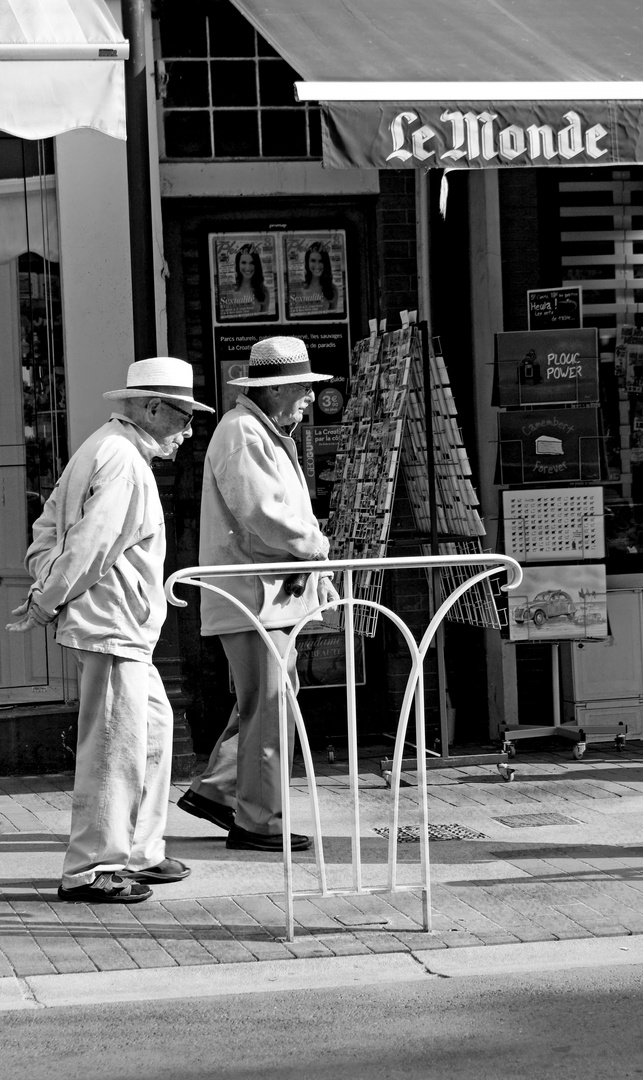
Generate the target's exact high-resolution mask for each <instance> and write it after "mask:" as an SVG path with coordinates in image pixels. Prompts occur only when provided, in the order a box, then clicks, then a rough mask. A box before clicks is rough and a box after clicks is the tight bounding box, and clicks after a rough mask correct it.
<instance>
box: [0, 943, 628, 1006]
mask: <svg viewBox="0 0 643 1080" xmlns="http://www.w3.org/2000/svg"><path fill="white" fill-rule="evenodd" d="M636 965H643V936H641V937H632V936H627V937H613V938H608V939H599V938H592V939H585V938H584V939H581V940H576V941H538V942H522V943H520V944H517V945H487V946H484V947H481V946H474V947H465V948H461V949H453V950H446V951H442V950H441V951H438V952H436V951H435V950H433V949H422V950H416V951H414V952H410V953H387V954H379V955H367V956H331V957H327V958H326V957H324V958H323V959H320V958H319V957H314V958H310V959H301V960H267V961H264V962H263V963H261V964H258V965H254V964H253V965H245V964H218V965H217V966H214V967H203V966H200V965H199V966H194V967H182V968H147V969H145V970H134V971H133V970H126V971H96V972H89V973H81V974H70V975H29V976H27V977H26V978H23V979H18V978H15V977H13V976H11V977H9V978H4V979H0V1011H10V1010H14V1011H16V1010H24V1009H29V1010H34V1009H38V1010H40V1009H51V1008H60V1007H63V1006H75V1005H106V1004H114V1003H120V1002H126V1001H171V1000H183V999H184V998H189V997H208V998H210V997H222V996H224V995H235V996H236V995H239V994H257V993H270V992H275V991H277V992H283V991H296V990H329V989H333V988H335V987H341V986H345V987H349V986H367V985H369V984H370V985H372V984H374V983H375V984H384V985H386V986H389V985H390V984H391V983H396V982H423V981H424V980H425V979H426V978H427V977H428V978H436V977H442V978H461V977H470V976H480V975H485V976H488V975H498V976H499V977H504V976H506V975H508V974H512V973H517V974H518V973H520V974H524V973H525V972H526V971H560V970H571V969H574V968H576V969H578V968H590V967H605V966H611V967H614V966H630V967H631V966H636Z"/></svg>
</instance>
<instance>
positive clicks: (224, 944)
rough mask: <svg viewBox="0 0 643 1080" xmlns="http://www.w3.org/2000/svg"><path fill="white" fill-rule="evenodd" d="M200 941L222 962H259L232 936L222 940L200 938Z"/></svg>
mask: <svg viewBox="0 0 643 1080" xmlns="http://www.w3.org/2000/svg"><path fill="white" fill-rule="evenodd" d="M199 943H200V944H201V945H203V948H204V949H207V951H208V952H209V953H210V955H211V956H212V957H213V958H214V959H215V960H217V961H218V962H219V963H220V964H248V963H252V964H255V963H256V962H257V957H256V956H253V954H252V953H251V952H250V951H249V950H248V949H246V947H245V945H243V944H242V943H241V942H240V941H235V940H234V939H233V938H232V937H229V938H227V939H220V940H219V939H217V940H212V939H210V938H199Z"/></svg>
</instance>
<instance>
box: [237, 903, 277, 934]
mask: <svg viewBox="0 0 643 1080" xmlns="http://www.w3.org/2000/svg"><path fill="white" fill-rule="evenodd" d="M234 901H235V903H236V904H238V905H239V907H240V908H241V910H242V911H245V912H246V914H247V915H250V917H251V918H252V919H254V920H255V922H257V923H258V924H259V926H261V927H262V928H263V929H264V930H267V931H268V933H270V934H273V935H274V936H275V937H280V936H282V935H283V932H284V911H283V909H282V908H280V907H278V906H277V905H276V904H275V903H274V901H273V900H272V899H271V898H270V897H268V896H235V897H234Z"/></svg>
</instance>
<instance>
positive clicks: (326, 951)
mask: <svg viewBox="0 0 643 1080" xmlns="http://www.w3.org/2000/svg"><path fill="white" fill-rule="evenodd" d="M283 944H284V945H285V947H286V949H287V950H288V952H290V953H292V955H293V956H296V957H297V958H298V959H310V957H312V956H332V955H333V950H332V949H331V948H330V947H329V946H328V945H327V943H326V942H325V941H322V940H320V939H318V938H316V937H304V936H302V937H297V935H295V940H294V941H284V943H283Z"/></svg>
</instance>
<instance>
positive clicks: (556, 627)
mask: <svg viewBox="0 0 643 1080" xmlns="http://www.w3.org/2000/svg"><path fill="white" fill-rule="evenodd" d="M508 599H509V638H510V640H511V641H560V640H568V639H573V638H582V639H585V638H605V637H607V579H606V575H605V567H604V566H598V565H589V564H587V563H584V564H582V565H578V566H536V567H531V566H530V567H527V568H526V569H525V571H524V576H523V579H522V581H521V583H520V585H519V586H518V588H517V589H515V590H514V591H513V592H510V593H508Z"/></svg>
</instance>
